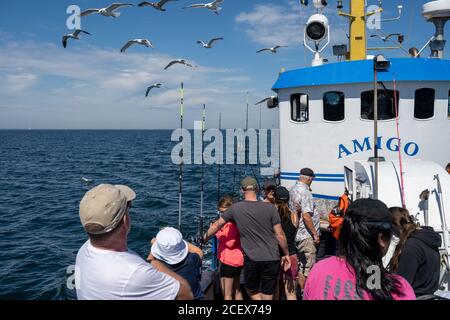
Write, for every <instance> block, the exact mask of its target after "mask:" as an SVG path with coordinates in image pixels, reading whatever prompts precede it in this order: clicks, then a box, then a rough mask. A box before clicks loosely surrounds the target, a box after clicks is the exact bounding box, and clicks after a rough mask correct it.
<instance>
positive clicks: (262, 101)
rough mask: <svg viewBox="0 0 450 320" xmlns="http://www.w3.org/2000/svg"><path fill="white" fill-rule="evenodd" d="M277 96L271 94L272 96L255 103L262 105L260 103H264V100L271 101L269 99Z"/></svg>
mask: <svg viewBox="0 0 450 320" xmlns="http://www.w3.org/2000/svg"><path fill="white" fill-rule="evenodd" d="M276 97H277V96H271V97H268V98H265V99H262V100H261V101H259V102H257V103H255V106H257V105H260V104H262V103H264V102H267V101H269V100H271V99H275V98H276Z"/></svg>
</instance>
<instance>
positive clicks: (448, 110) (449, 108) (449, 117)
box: [447, 89, 450, 120]
mask: <svg viewBox="0 0 450 320" xmlns="http://www.w3.org/2000/svg"><path fill="white" fill-rule="evenodd" d="M447 103H448V106H447V120H450V89H449V90H448V100H447Z"/></svg>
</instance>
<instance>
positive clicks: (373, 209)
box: [347, 199, 392, 223]
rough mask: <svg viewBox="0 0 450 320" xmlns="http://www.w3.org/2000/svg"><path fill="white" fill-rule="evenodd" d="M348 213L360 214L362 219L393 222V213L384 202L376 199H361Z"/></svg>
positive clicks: (374, 221)
mask: <svg viewBox="0 0 450 320" xmlns="http://www.w3.org/2000/svg"><path fill="white" fill-rule="evenodd" d="M347 214H348V215H349V216H350V215H353V216H359V217H360V218H361V220H363V221H366V222H372V223H391V221H392V218H391V217H392V215H391V213H390V211H389V209H388V207H387V205H386V204H384V202H382V201H380V200H374V199H359V200H356V201H355V202H353V203H352V204H351V205H350V207H349V208H348V212H347Z"/></svg>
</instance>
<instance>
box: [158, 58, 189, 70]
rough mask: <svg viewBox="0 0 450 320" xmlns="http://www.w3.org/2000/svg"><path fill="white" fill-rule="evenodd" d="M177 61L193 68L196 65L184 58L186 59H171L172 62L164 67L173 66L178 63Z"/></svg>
mask: <svg viewBox="0 0 450 320" xmlns="http://www.w3.org/2000/svg"><path fill="white" fill-rule="evenodd" d="M177 63H179V64H184V65H185V66H187V67H191V68H193V67H194V66H193V65H191V64H189V63H187V62H186V60H184V59H178V60H173V61H171V62H170V63H169V64H168V65H167V67H165V68H164V70H167V69H169V68H170V67H171V66H173V65H174V64H177Z"/></svg>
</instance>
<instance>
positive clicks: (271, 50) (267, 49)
mask: <svg viewBox="0 0 450 320" xmlns="http://www.w3.org/2000/svg"><path fill="white" fill-rule="evenodd" d="M280 48H287V46H275V47H273V48H264V49H261V50H258V51H256V53H260V52H263V51H270V52H272V53H277V52H278V49H280Z"/></svg>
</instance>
